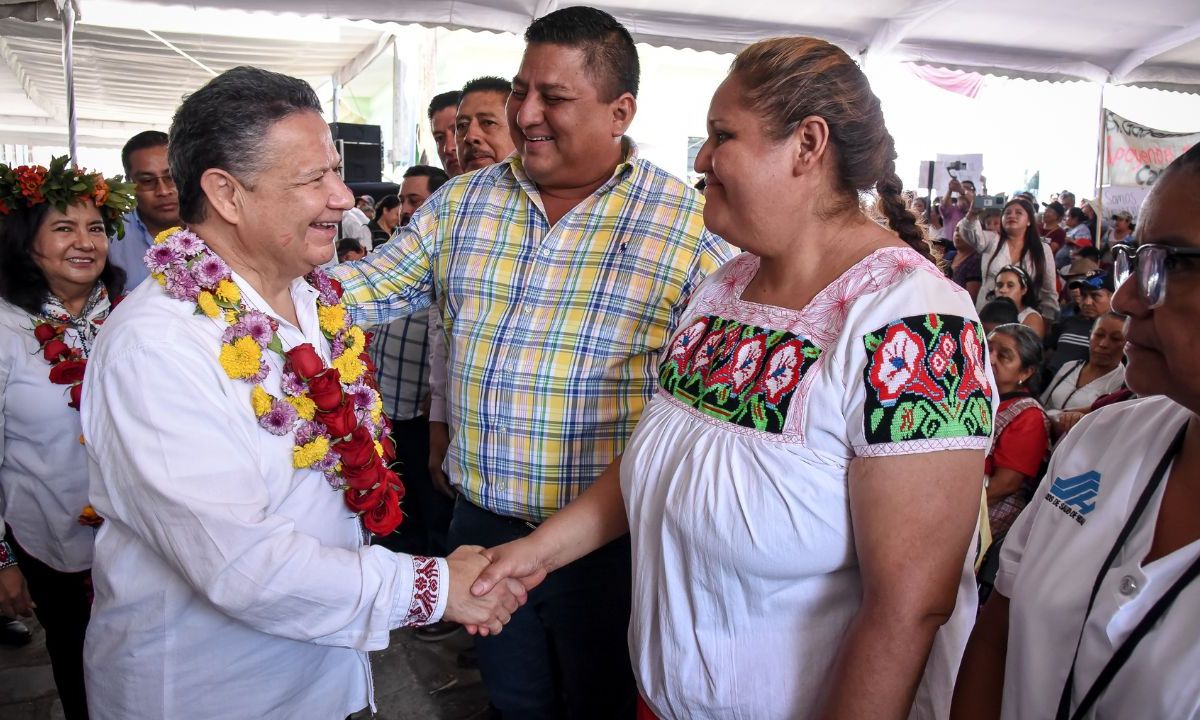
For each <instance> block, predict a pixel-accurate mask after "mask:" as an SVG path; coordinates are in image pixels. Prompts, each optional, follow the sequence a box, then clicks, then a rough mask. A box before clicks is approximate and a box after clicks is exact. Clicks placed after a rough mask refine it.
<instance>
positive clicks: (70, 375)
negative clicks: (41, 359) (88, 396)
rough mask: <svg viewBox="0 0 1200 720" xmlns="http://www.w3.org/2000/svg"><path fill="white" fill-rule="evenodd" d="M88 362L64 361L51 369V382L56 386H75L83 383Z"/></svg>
mask: <svg viewBox="0 0 1200 720" xmlns="http://www.w3.org/2000/svg"><path fill="white" fill-rule="evenodd" d="M86 367H87V361H86V360H64V361H63V362H60V363H58V364H57V365H55V366H54V367H52V368H50V382H52V383H54V384H55V385H74V384H75V383H80V382H83V371H84V369H85V368H86Z"/></svg>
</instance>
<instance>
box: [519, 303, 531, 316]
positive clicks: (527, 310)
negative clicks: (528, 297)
mask: <svg viewBox="0 0 1200 720" xmlns="http://www.w3.org/2000/svg"><path fill="white" fill-rule="evenodd" d="M531 313H533V308H531V307H529V306H528V305H526V306H525V307H523V308H521V314H522V315H529V314H531Z"/></svg>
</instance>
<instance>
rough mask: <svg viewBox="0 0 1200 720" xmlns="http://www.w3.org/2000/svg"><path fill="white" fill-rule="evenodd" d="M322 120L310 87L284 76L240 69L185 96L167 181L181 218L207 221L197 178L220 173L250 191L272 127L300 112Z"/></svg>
mask: <svg viewBox="0 0 1200 720" xmlns="http://www.w3.org/2000/svg"><path fill="white" fill-rule="evenodd" d="M305 111H311V112H315V113H318V114H320V112H321V101H320V100H318V99H317V94H316V93H315V92H313V89H312V86H310V85H309V84H308V83H306V82H305V81H303V80H299V79H297V78H294V77H289V76H287V75H281V74H279V73H274V72H270V71H268V70H262V69H260V68H256V67H249V66H242V67H236V68H233V69H232V70H227V71H225V72H223V73H221V74H220V75H218V76H217V77H215V78H213V79H212V80H210V81H209V82H208V84H207V85H205V86H204V87H202V88H200V89H199V90H197V91H196V92H194V93H192V94H191V95H189V96H188V97H187V98H186V99H185V100H184V101H183V103H182V104H181V105H180V106H179V109H178V110H176V111H175V118H174V119H173V120H172V121H171V133H170V142H169V144H168V152H169V159H170V164H171V175H172V176H174V178H175V186H176V188H177V189H178V191H179V217H180V219H182V220H183V221H184V222H186V223H198V222H201V221H203V220H204V217H205V198H204V190H203V188H201V187H200V178H201V177H202V176H203V175H204V173H205V172H206V171H207V170H210V169H212V168H220V169H221V170H224V171H226V172H228V173H229V174H230V175H233V176H234V177H236V178H237V179H238V181H239V182H241V183H242V184H243V185H245V186H247V187H250V188H253V186H254V181H255V178H256V177H257V176H258V174H259V173H260V172H261V171H262V170H264V169H265V168H266V166H267V165H268V161H269V159H268V158H267V157H266V155H265V152H264V151H265V150H266V148H265V138H266V136H267V132H268V131H269V130H270V129H271V126H272V125H274V124H275V123H277V122H279V121H280V120H283V119H284V118H286V117H288V116H290V115H294V114H295V113H298V112H305Z"/></svg>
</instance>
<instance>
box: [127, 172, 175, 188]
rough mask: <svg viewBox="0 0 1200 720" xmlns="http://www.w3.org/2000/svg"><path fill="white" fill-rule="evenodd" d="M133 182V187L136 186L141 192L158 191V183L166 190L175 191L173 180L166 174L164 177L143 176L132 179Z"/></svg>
mask: <svg viewBox="0 0 1200 720" xmlns="http://www.w3.org/2000/svg"><path fill="white" fill-rule="evenodd" d="M133 182H134V184H135V185H137V189H138V190H141V191H142V192H154V191H155V190H157V189H158V184H159V183H160V182H161V183H162V184H163V185H164V186H165V187H166V188H167V189H168V190H174V189H175V178H173V177H171V174H170V173H167V174H166V175H154V176H147V175H143V176H141V177H138V178H134V180H133Z"/></svg>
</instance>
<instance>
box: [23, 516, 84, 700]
mask: <svg viewBox="0 0 1200 720" xmlns="http://www.w3.org/2000/svg"><path fill="white" fill-rule="evenodd" d="M8 542H9V544H10V545H12V549H13V553H14V554H15V555H16V557H17V566H18V567H19V568H21V574H22V575H24V576H25V584H26V585H27V586H28V587H29V596H30V597H31V598H33V602H34V604H36V605H37V609H36V610H34V614H36V615H37V619H38V622H40V623H41V624H42V628H43V629H44V630H45V631H46V653H47V654H48V655H50V667H51V668H52V669H53V671H54V684H55V685H56V686H57V687H58V697H59V698H60V699H61V700H62V706H63V714H64V715H65V716H66V718H67V720H87V716H88V711H87V694H86V693H85V692H84V689H83V637H84V635H86V634H87V626H88V620H89V619H90V618H91V615H92V572H91V571H90V570H84V571H83V572H74V573H65V572H59V571H58V570H55V569H54V568H52V567H50V566H49V565H47V564H45V563H43V562H42V561H40V560H38V559H37V558H35V557H33V556H32V555H30V554H29V553H27V552H25V549H24V548H22V547H21V545H20V543H18V542H17V539H16V538H15V537H13V536H12V534H11V533H10V534H9V536H8Z"/></svg>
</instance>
